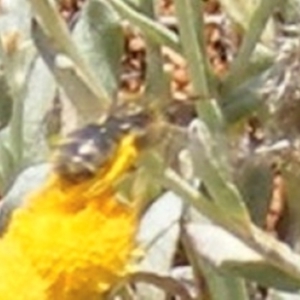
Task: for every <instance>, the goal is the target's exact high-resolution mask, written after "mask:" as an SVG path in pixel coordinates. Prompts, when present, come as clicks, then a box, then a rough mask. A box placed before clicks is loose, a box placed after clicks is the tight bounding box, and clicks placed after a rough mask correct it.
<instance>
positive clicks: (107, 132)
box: [54, 106, 152, 182]
mask: <svg viewBox="0 0 300 300" xmlns="http://www.w3.org/2000/svg"><path fill="white" fill-rule="evenodd" d="M151 120H152V116H151V114H150V113H149V112H147V111H146V110H144V109H142V108H141V107H137V106H134V107H133V106H126V107H120V108H118V109H116V110H115V111H114V112H113V113H111V114H107V115H106V116H104V117H103V118H102V119H101V120H100V121H98V122H95V123H91V124H88V125H86V126H84V127H83V128H81V129H78V130H75V131H73V132H71V133H70V134H69V135H67V137H66V138H65V140H64V141H63V142H62V143H61V144H60V145H59V147H58V148H57V150H56V151H55V153H54V168H55V170H56V171H57V173H58V174H60V175H61V176H62V177H63V178H65V179H67V180H70V181H72V182H78V181H81V180H83V179H86V178H89V177H92V176H93V175H94V174H95V173H96V172H97V171H98V170H99V169H100V168H101V166H103V165H104V164H106V163H107V162H109V160H110V159H111V158H112V157H114V154H115V151H116V149H117V147H118V145H119V143H120V141H121V140H122V138H123V137H125V136H126V135H128V134H132V135H134V136H135V137H136V140H137V143H138V142H139V141H140V142H141V141H142V140H143V138H144V136H145V134H146V131H147V130H146V128H147V127H148V125H150V123H151Z"/></svg>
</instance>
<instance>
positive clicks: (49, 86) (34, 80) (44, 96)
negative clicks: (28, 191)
mask: <svg viewBox="0 0 300 300" xmlns="http://www.w3.org/2000/svg"><path fill="white" fill-rule="evenodd" d="M55 92H56V85H55V82H54V78H53V76H52V74H51V73H50V72H49V70H48V68H47V66H46V65H45V63H44V61H43V60H42V59H41V58H40V57H39V58H37V59H36V60H35V62H34V63H33V65H32V68H31V71H30V73H29V74H28V77H27V90H26V94H25V95H24V116H23V135H24V154H23V155H24V160H23V166H28V165H32V164H35V163H38V162H41V161H45V160H46V159H47V158H48V156H49V149H48V146H47V142H46V137H45V132H44V130H43V128H44V126H45V124H44V118H45V115H46V113H47V111H48V109H49V107H50V105H51V103H52V100H53V99H54V97H55Z"/></svg>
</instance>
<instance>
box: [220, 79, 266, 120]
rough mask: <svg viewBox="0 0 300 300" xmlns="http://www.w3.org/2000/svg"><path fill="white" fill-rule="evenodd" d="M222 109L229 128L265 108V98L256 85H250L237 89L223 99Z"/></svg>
mask: <svg viewBox="0 0 300 300" xmlns="http://www.w3.org/2000/svg"><path fill="white" fill-rule="evenodd" d="M222 100H223V101H222V103H221V108H222V112H223V114H224V118H225V120H226V122H227V125H228V126H231V125H233V124H235V123H237V122H239V121H241V120H243V119H244V118H247V117H249V116H250V115H251V114H253V113H254V112H256V111H258V110H259V109H260V108H262V107H263V104H264V98H263V96H262V95H260V94H259V92H258V90H257V87H256V84H251V83H248V84H246V85H244V86H241V87H239V88H236V89H235V90H234V91H233V92H232V93H231V94H228V95H227V96H225V97H224V98H223V99H222Z"/></svg>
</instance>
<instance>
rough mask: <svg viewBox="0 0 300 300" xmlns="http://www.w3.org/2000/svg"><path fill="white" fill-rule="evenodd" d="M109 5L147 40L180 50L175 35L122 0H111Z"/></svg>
mask: <svg viewBox="0 0 300 300" xmlns="http://www.w3.org/2000/svg"><path fill="white" fill-rule="evenodd" d="M110 3H111V5H112V6H113V7H114V9H115V10H116V11H117V12H118V13H119V14H120V15H121V16H122V17H124V18H126V19H128V20H129V21H130V22H132V24H134V25H135V26H137V27H139V29H140V30H141V31H142V32H143V33H144V34H145V36H147V37H148V38H149V39H151V40H152V41H155V42H156V43H158V44H160V45H163V46H167V47H170V48H172V49H173V50H175V51H177V52H180V49H181V48H180V42H179V38H178V36H177V34H175V33H174V32H172V31H171V30H169V29H167V28H165V27H164V26H163V25H160V24H159V23H157V22H155V21H153V20H151V19H150V18H147V17H146V16H145V15H143V14H141V13H139V12H138V11H136V10H135V9H133V8H132V7H131V6H130V5H129V4H128V3H125V1H123V0H111V1H110Z"/></svg>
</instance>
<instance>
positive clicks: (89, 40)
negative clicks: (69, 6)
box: [73, 0, 124, 99]
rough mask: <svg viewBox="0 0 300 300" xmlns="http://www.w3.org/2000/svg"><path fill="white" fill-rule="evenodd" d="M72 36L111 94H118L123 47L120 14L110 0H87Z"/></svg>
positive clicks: (112, 96) (114, 96)
mask: <svg viewBox="0 0 300 300" xmlns="http://www.w3.org/2000/svg"><path fill="white" fill-rule="evenodd" d="M73 37H74V41H75V43H76V45H77V47H78V49H79V50H80V52H81V53H82V56H83V58H84V59H85V60H86V62H87V64H88V66H89V67H90V69H91V70H92V71H93V73H94V75H95V77H96V78H98V80H99V82H100V83H101V85H102V86H103V88H104V89H105V90H106V91H107V92H108V93H109V95H110V98H112V99H114V98H116V94H117V92H118V87H119V78H120V71H121V70H120V67H121V57H122V55H123V47H124V36H123V32H122V28H121V24H120V17H119V15H118V14H117V13H116V12H115V11H114V10H113V9H112V7H111V5H110V3H109V2H108V1H104V0H91V1H87V2H86V3H85V5H84V6H83V8H82V11H81V16H80V19H79V21H78V23H77V24H76V26H75V28H74V30H73Z"/></svg>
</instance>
